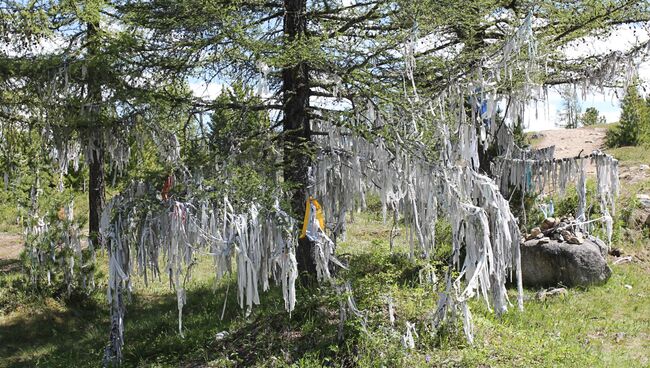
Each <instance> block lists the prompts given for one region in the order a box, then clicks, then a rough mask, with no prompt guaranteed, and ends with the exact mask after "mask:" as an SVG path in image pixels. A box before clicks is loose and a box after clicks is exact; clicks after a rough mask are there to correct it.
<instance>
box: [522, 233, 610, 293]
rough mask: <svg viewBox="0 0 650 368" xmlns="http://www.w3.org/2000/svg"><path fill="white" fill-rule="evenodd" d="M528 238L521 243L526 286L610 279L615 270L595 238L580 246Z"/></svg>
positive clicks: (575, 283) (575, 284)
mask: <svg viewBox="0 0 650 368" xmlns="http://www.w3.org/2000/svg"><path fill="white" fill-rule="evenodd" d="M538 243H539V241H537V240H532V241H527V242H525V243H524V244H522V245H521V269H522V278H523V283H524V285H526V286H543V287H547V286H556V285H558V284H562V285H564V286H568V287H573V286H588V285H594V284H602V283H604V282H606V281H607V280H608V279H609V277H610V276H611V274H612V270H611V269H610V268H609V266H608V265H607V262H606V261H605V258H603V256H602V253H601V250H600V247H599V246H598V245H597V244H596V243H594V242H592V241H591V240H585V241H584V243H583V244H582V245H581V246H579V247H576V246H575V245H571V244H567V243H558V242H556V241H550V242H549V243H546V244H538Z"/></svg>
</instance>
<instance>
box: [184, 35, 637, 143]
mask: <svg viewBox="0 0 650 368" xmlns="http://www.w3.org/2000/svg"><path fill="white" fill-rule="evenodd" d="M649 28H650V27H649ZM649 38H650V29H641V28H637V29H636V30H635V29H631V28H623V29H619V30H618V31H616V32H614V33H613V34H612V35H611V36H610V37H609V38H607V39H604V40H596V39H592V40H587V42H585V43H580V44H579V46H576V45H570V46H569V47H568V48H567V49H566V50H565V53H566V55H567V56H568V57H584V56H587V55H594V54H602V53H605V52H611V51H624V50H628V49H630V48H631V47H632V46H633V45H634V44H635V43H638V42H644V41H646V40H648V39H649ZM638 67H639V69H638V73H639V78H640V80H641V84H642V85H644V86H646V87H650V60H646V61H645V62H644V63H641V64H640V65H638ZM189 84H190V88H191V89H192V91H193V93H194V95H196V96H198V97H203V98H214V97H216V96H217V95H219V93H221V91H222V90H223V85H222V84H220V83H206V82H205V81H201V80H196V79H193V80H190V81H189ZM561 88H562V87H561V86H560V87H556V88H550V89H549V90H548V98H547V100H546V101H539V102H536V103H531V104H529V105H528V106H527V109H526V111H525V113H524V114H525V118H524V122H525V124H526V130H528V131H539V130H548V129H557V124H558V122H559V119H558V116H559V113H560V110H561V107H562V97H561V96H560V93H559V90H560V89H561ZM647 90H648V92H650V88H647ZM616 92H617V93H616ZM617 94H618V95H617ZM641 94H642V95H643V96H648V93H647V92H644V91H641ZM619 97H620V98H622V97H623V91H622V90H619V91H614V90H612V89H605V90H603V91H593V92H589V93H586V95H584V96H583V93H582V91H581V89H580V87H578V98H579V100H580V106H581V108H582V111H585V109H587V108H588V107H595V108H596V109H598V111H599V112H600V114H601V115H602V116H604V117H605V120H606V121H607V122H608V123H613V122H616V121H618V119H619V116H620V99H619Z"/></svg>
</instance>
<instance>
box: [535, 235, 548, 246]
mask: <svg viewBox="0 0 650 368" xmlns="http://www.w3.org/2000/svg"><path fill="white" fill-rule="evenodd" d="M550 242H551V238H548V237H545V236H544V237H542V238H541V239H539V240H538V241H537V245H541V244H547V243H550Z"/></svg>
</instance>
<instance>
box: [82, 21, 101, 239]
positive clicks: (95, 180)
mask: <svg viewBox="0 0 650 368" xmlns="http://www.w3.org/2000/svg"><path fill="white" fill-rule="evenodd" d="M98 31H99V22H96V23H95V22H89V23H87V30H86V32H87V36H88V58H89V63H88V77H87V78H88V79H87V88H88V99H87V103H88V107H87V109H88V111H87V113H88V114H89V115H88V116H89V119H88V127H87V134H88V145H89V147H90V149H89V150H88V153H89V155H90V157H89V166H90V167H89V180H88V181H89V183H88V185H89V188H88V202H89V219H88V238H89V239H90V240H91V241H92V242H93V245H94V246H95V247H98V246H99V245H100V244H101V239H100V237H99V222H100V218H101V215H102V210H103V209H104V191H105V183H104V136H103V129H102V122H101V101H102V89H101V81H100V80H99V71H98V68H97V66H96V63H97V57H98V54H99V42H98V40H97V38H96V36H97V32H98Z"/></svg>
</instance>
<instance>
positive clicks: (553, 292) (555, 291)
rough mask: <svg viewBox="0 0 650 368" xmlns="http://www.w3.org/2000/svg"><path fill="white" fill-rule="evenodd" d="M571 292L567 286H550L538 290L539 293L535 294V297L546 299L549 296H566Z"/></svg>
mask: <svg viewBox="0 0 650 368" xmlns="http://www.w3.org/2000/svg"><path fill="white" fill-rule="evenodd" d="M568 294H569V292H568V291H567V289H565V288H562V287H561V288H549V289H546V290H541V291H538V292H537V294H535V299H537V300H544V299H546V298H547V297H549V296H566V295H568Z"/></svg>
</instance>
